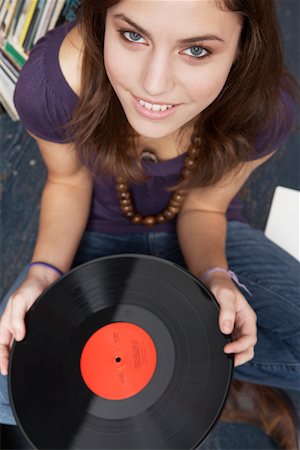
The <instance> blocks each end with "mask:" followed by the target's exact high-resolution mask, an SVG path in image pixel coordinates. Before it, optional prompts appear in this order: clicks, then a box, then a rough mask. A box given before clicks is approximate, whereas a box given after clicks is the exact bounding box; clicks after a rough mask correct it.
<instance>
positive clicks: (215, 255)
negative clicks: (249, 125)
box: [177, 153, 274, 277]
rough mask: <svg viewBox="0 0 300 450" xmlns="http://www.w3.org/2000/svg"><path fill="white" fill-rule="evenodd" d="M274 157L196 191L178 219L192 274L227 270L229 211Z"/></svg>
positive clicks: (249, 165)
mask: <svg viewBox="0 0 300 450" xmlns="http://www.w3.org/2000/svg"><path fill="white" fill-rule="evenodd" d="M273 154H274V153H272V154H271V155H267V156H266V157H264V158H261V159H259V160H256V161H252V162H249V163H246V164H244V165H243V166H242V167H241V168H240V170H239V171H238V172H237V173H235V174H233V175H232V176H229V177H227V178H226V179H224V180H222V181H221V182H219V183H218V184H217V185H216V186H213V187H212V188H204V189H201V188H200V189H195V190H193V191H192V192H191V193H190V194H189V196H188V197H187V199H186V201H185V202H184V205H183V208H182V210H181V212H180V214H179V217H178V222H177V223H178V225H177V227H178V228H177V231H178V238H179V242H180V245H181V249H182V252H183V255H184V258H185V261H186V263H187V266H188V267H189V269H190V271H191V272H192V273H194V274H195V275H196V276H199V277H200V276H201V274H203V273H204V272H205V271H206V270H207V269H209V268H211V267H215V266H218V267H223V268H224V269H227V267H228V265H227V260H226V256H225V242H226V230H227V220H226V211H227V208H228V205H229V203H230V202H231V200H232V198H233V197H234V196H235V195H236V194H237V193H238V192H239V190H240V189H241V187H242V186H243V184H244V183H245V182H246V180H247V179H248V177H249V176H250V175H251V173H252V172H253V171H254V170H255V169H256V168H257V167H258V166H260V165H261V164H263V163H264V162H265V161H267V160H268V159H269V158H270V157H271V156H272V155H273Z"/></svg>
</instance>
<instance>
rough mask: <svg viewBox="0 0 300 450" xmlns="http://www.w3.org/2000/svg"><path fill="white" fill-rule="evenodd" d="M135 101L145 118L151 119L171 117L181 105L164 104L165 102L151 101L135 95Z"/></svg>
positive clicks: (138, 110)
mask: <svg viewBox="0 0 300 450" xmlns="http://www.w3.org/2000/svg"><path fill="white" fill-rule="evenodd" d="M133 103H134V106H135V109H136V111H137V112H138V113H139V114H140V115H141V116H143V117H144V118H145V119H150V120H155V121H156V120H162V119H166V118H168V117H170V116H171V115H173V114H174V113H175V111H177V109H178V108H179V107H180V104H178V105H172V104H167V103H166V104H163V103H150V102H147V101H145V100H142V99H141V98H138V97H135V96H133Z"/></svg>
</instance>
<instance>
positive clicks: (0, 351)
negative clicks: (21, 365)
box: [0, 321, 12, 375]
mask: <svg viewBox="0 0 300 450" xmlns="http://www.w3.org/2000/svg"><path fill="white" fill-rule="evenodd" d="M11 339H12V334H11V333H10V331H9V330H8V328H7V326H5V324H4V321H1V326H0V371H1V374H2V375H7V373H8V360H9V345H10V343H11Z"/></svg>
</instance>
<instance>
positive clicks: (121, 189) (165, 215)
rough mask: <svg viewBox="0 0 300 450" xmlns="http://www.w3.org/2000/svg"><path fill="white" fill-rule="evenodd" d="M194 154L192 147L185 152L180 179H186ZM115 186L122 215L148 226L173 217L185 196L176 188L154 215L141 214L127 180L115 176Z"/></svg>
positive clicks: (195, 151) (132, 221)
mask: <svg viewBox="0 0 300 450" xmlns="http://www.w3.org/2000/svg"><path fill="white" fill-rule="evenodd" d="M196 155H197V150H196V149H194V148H192V149H190V150H189V151H188V152H187V156H186V158H185V159H184V163H183V170H182V173H181V179H186V178H187V177H188V176H189V175H190V173H191V169H192V168H193V166H194V164H195V160H196ZM115 186H116V191H117V195H118V198H119V201H120V206H121V210H122V213H123V215H124V216H125V217H126V218H127V219H129V220H130V221H131V223H133V224H135V225H141V224H143V225H147V226H149V227H151V226H153V225H155V224H156V223H166V222H168V221H169V220H171V219H173V218H174V217H175V216H176V215H177V214H178V213H179V211H180V208H181V206H182V204H183V200H184V198H185V196H186V191H185V190H184V189H178V190H176V191H175V192H174V193H173V195H172V197H171V200H170V202H169V204H168V206H167V207H166V208H165V209H164V210H163V211H161V212H160V213H158V214H156V215H151V216H142V215H141V214H139V213H138V212H137V211H136V210H135V209H134V206H133V202H132V198H131V193H130V190H129V184H128V182H127V181H126V180H125V179H124V178H122V177H117V178H116V180H115Z"/></svg>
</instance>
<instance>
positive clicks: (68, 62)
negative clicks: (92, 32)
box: [58, 25, 83, 96]
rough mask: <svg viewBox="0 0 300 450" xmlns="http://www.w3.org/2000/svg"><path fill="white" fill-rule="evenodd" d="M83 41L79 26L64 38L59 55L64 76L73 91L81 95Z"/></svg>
mask: <svg viewBox="0 0 300 450" xmlns="http://www.w3.org/2000/svg"><path fill="white" fill-rule="evenodd" d="M82 56H83V39H82V36H81V34H80V31H79V27H78V25H76V26H74V28H72V29H71V31H70V32H69V33H68V34H67V35H66V37H65V38H64V40H63V42H62V44H61V46H60V49H59V54H58V60H59V65H60V69H61V71H62V74H63V76H64V78H65V80H66V82H67V83H68V84H69V86H70V87H71V89H72V90H73V91H74V92H75V93H76V95H78V96H79V95H80V88H81V67H82Z"/></svg>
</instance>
